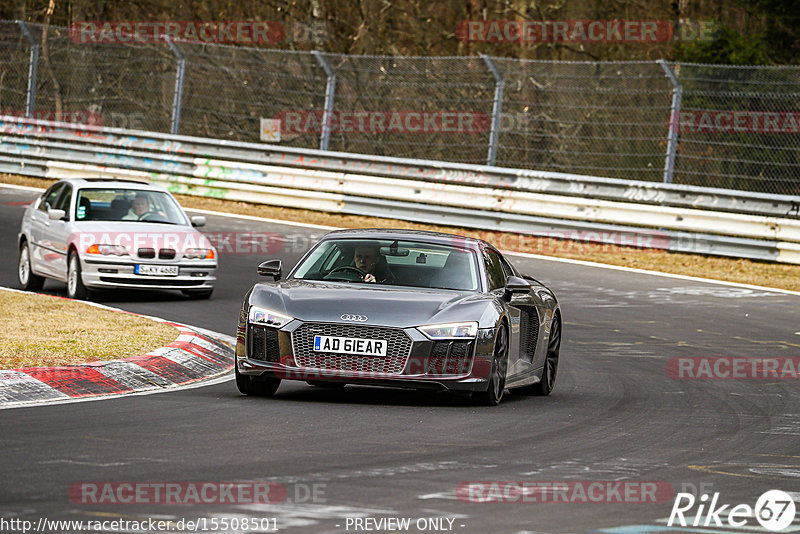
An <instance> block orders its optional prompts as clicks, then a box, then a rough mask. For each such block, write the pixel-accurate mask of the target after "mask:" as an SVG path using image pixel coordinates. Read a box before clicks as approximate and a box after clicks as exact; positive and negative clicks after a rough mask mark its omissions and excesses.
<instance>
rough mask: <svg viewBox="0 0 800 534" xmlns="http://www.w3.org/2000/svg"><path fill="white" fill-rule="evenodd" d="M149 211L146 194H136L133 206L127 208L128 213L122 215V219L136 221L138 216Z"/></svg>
mask: <svg viewBox="0 0 800 534" xmlns="http://www.w3.org/2000/svg"><path fill="white" fill-rule="evenodd" d="M148 211H150V203H149V202H148V201H147V196H145V195H143V194H141V193H140V194H138V195H136V198H135V199H134V200H133V206H131V209H129V210H128V213H126V214H125V215H123V217H122V220H123V221H138V220H139V217H141V216H142V215H144V214H145V213H147V212H148Z"/></svg>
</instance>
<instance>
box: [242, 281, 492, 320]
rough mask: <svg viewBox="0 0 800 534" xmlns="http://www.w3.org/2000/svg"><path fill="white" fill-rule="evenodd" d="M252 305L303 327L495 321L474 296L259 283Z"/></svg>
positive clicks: (488, 306) (486, 303)
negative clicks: (353, 321)
mask: <svg viewBox="0 0 800 534" xmlns="http://www.w3.org/2000/svg"><path fill="white" fill-rule="evenodd" d="M248 302H249V304H250V305H251V306H258V307H260V308H265V309H269V310H272V311H275V312H278V313H283V314H286V315H289V316H291V317H293V318H295V319H299V320H301V321H304V322H342V321H343V320H342V318H341V316H342V315H351V316H352V315H358V316H362V317H359V321H358V322H360V323H361V324H369V325H378V326H391V327H397V328H408V327H413V326H419V325H424V324H437V323H450V322H460V321H467V320H473V321H474V320H475V318H476V317H481V321H480V324H479V327H481V328H484V327H490V326H493V325H494V324H495V322H496V309H495V307H494V306H493V304H492V299H490V298H487V297H485V296H482V295H481V294H479V293H475V292H471V291H451V290H437V289H420V288H407V289H406V288H403V287H402V286H381V285H375V284H346V283H337V282H324V281H306V280H281V281H279V282H277V283H260V284H256V285H255V286H254V287H253V291H252V293H251V294H250V297H249V299H248ZM493 311H494V312H495V313H492V312H493ZM363 317H366V320H364V319H363Z"/></svg>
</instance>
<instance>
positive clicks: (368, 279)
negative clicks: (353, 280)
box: [364, 273, 376, 283]
mask: <svg viewBox="0 0 800 534" xmlns="http://www.w3.org/2000/svg"><path fill="white" fill-rule="evenodd" d="M364 281H365V282H372V283H375V282H376V280H375V275H374V274H372V273H367V274H365V275H364Z"/></svg>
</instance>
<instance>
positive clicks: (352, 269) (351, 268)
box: [325, 265, 367, 280]
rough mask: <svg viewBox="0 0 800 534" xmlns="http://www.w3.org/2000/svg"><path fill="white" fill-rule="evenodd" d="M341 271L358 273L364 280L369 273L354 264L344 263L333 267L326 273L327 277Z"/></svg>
mask: <svg viewBox="0 0 800 534" xmlns="http://www.w3.org/2000/svg"><path fill="white" fill-rule="evenodd" d="M339 271H350V272H351V273H356V274H358V276H359V278H361V279H362V280H363V279H364V277H365V276H367V273H365V272H364V271H362V270H361V269H359V268H358V267H354V266H352V265H342V266H340V267H336V268H335V269H331V272H329V273H328V274H326V275H325V278H328V277H329V276H330V275H332V274H333V273H336V272H339Z"/></svg>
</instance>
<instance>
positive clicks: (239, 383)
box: [233, 364, 281, 397]
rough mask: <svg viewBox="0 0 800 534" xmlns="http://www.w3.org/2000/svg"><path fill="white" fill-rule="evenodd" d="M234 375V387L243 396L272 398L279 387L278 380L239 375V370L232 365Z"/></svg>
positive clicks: (279, 380) (279, 382)
mask: <svg viewBox="0 0 800 534" xmlns="http://www.w3.org/2000/svg"><path fill="white" fill-rule="evenodd" d="M233 369H234V373H236V387H237V388H239V392H240V393H242V394H244V395H255V396H257V397H272V396H273V395H274V394H275V392H276V391H278V386H280V385H281V379H280V378H261V377H255V376H248V375H243V374H240V373H239V368H238V366H237V365H235V364H234V366H233Z"/></svg>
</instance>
